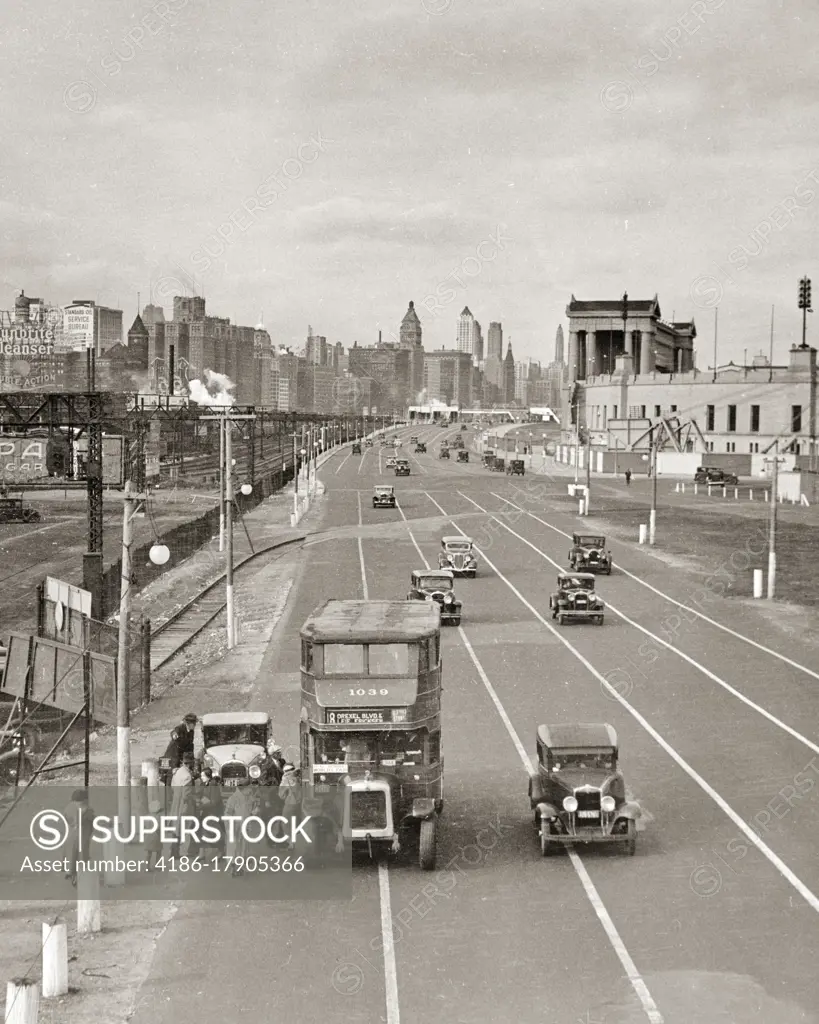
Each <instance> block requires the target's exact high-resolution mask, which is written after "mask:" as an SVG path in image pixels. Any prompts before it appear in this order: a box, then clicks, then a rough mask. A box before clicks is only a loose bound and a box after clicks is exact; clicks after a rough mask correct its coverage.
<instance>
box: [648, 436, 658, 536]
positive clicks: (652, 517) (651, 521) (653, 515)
mask: <svg viewBox="0 0 819 1024" xmlns="http://www.w3.org/2000/svg"><path fill="white" fill-rule="evenodd" d="M655 430H657V431H659V428H658V427H652V429H651V462H650V463H649V465H650V466H651V511H650V512H649V514H648V543H649V544H650V545H651V546H652V547H653V546H654V538H655V535H656V533H657V448H658V447H659V445H658V444H657V441H658V438H656V437H655V436H654V431H655Z"/></svg>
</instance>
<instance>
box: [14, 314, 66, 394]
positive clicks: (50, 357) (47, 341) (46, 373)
mask: <svg viewBox="0 0 819 1024" xmlns="http://www.w3.org/2000/svg"><path fill="white" fill-rule="evenodd" d="M57 330H58V328H57V327H56V326H55V324H54V321H53V318H51V317H48V318H46V319H45V320H44V321H24V322H14V321H12V319H11V314H10V313H3V314H0V390H2V391H28V390H34V389H36V388H48V387H50V386H52V385H54V384H55V383H56V381H57V366H56V363H55V358H54V346H55V340H56V337H57Z"/></svg>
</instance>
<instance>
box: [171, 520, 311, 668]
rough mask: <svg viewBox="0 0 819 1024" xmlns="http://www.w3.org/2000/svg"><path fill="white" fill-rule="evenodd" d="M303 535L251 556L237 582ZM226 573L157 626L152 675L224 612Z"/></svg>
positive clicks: (235, 572) (240, 566)
mask: <svg viewBox="0 0 819 1024" xmlns="http://www.w3.org/2000/svg"><path fill="white" fill-rule="evenodd" d="M305 536H306V535H304V534H299V536H298V537H289V538H287V539H286V540H280V541H276V543H274V544H269V545H268V546H267V547H264V548H261V549H260V550H259V551H255V552H254V553H253V554H252V555H248V556H247V557H246V558H243V559H242V560H241V561H240V562H237V563H236V564H235V565H234V567H233V575H234V579H235V578H236V576H237V575H240V574H241V572H242V569H244V568H245V567H246V566H248V565H249V564H250V563H251V562H255V561H256V560H257V559H259V558H263V557H264V556H265V555H273V557H274V558H275V557H277V555H278V554H279V553H281V554H285V553H286V551H287V549H288V548H290V547H291V546H292V545H293V544H300V543H301V542H302V541H304V539H305ZM225 575H226V574H225V573H222V575H221V576H219V578H218V579H215V580H214V581H213V582H212V583H209V584H208V586H206V587H205V588H204V589H203V590H201V591H200V592H199V593H198V594H197V595H196V596H195V597H193V598H191V600H190V601H188V602H187V604H185V605H183V606H182V607H181V608H180V609H179V611H177V612H176V613H175V614H174V615H172V616H171V617H170V618H169V619H168V620H167V621H166V622H163V623H162V624H161V625H159V626H157V627H156V629H154V630H153V631H152V633H151V672H155V671H157V670H158V669H160V668H162V666H163V665H167V664H168V662H169V661H170V660H171V659H172V658H175V657H176V655H177V654H179V653H180V652H181V651H183V650H184V649H185V648H186V647H187V646H188V644H190V643H191V642H192V641H193V640H194V639H195V638H196V637H197V636H199V634H200V633H201V632H202V630H204V629H206V628H207V626H209V625H210V623H211V622H213V620H214V619H215V618H216V617H217V616H218V615H219V614H220V613H221V612H223V611H224V609H225V604H226V599H225V594H224V583H225Z"/></svg>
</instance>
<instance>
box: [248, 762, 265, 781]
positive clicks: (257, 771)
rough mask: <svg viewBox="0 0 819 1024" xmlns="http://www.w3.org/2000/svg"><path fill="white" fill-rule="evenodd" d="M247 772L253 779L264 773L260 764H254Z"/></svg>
mask: <svg viewBox="0 0 819 1024" xmlns="http://www.w3.org/2000/svg"><path fill="white" fill-rule="evenodd" d="M247 774H248V775H249V776H250V777H251V779H258V778H259V776H260V775H261V774H262V769H261V768H260V767H259V765H257V764H252V765H251V766H250V767H249V768H248V770H247Z"/></svg>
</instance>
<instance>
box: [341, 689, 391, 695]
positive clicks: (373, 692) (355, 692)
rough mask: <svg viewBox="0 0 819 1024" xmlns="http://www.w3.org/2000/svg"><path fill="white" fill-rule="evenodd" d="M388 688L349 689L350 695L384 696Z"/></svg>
mask: <svg viewBox="0 0 819 1024" xmlns="http://www.w3.org/2000/svg"><path fill="white" fill-rule="evenodd" d="M389 692H390V691H389V690H353V689H351V690H350V691H349V696H350V697H386V696H388V695H389Z"/></svg>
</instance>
